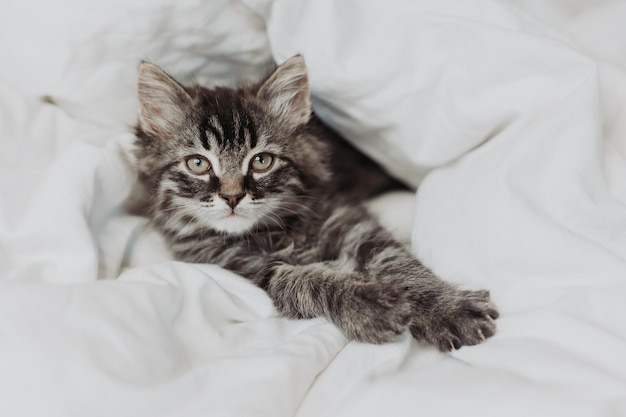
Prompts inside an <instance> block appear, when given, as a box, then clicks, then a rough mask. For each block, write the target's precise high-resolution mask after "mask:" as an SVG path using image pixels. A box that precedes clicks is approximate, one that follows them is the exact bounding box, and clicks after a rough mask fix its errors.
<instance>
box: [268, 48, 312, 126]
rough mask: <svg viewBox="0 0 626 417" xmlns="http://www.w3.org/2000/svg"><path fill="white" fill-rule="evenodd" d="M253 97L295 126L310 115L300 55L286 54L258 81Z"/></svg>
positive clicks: (304, 70)
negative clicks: (259, 82)
mask: <svg viewBox="0 0 626 417" xmlns="http://www.w3.org/2000/svg"><path fill="white" fill-rule="evenodd" d="M257 97H258V98H259V99H261V100H264V101H266V102H267V104H268V106H269V110H270V111H271V112H272V113H273V114H274V115H276V116H278V117H280V118H282V119H283V120H285V121H286V122H287V123H288V124H289V125H291V127H293V128H296V127H298V126H299V125H301V124H304V123H306V122H308V121H309V119H310V118H311V97H310V91H309V77H308V75H307V70H306V65H305V63H304V58H303V57H302V56H300V55H296V56H294V57H292V58H289V59H288V60H287V61H285V62H284V63H283V64H282V65H280V66H279V67H278V68H277V69H276V71H274V73H273V74H272V75H271V76H270V77H269V78H268V79H267V80H266V81H265V82H264V83H263V84H262V85H261V88H259V91H258V92H257Z"/></svg>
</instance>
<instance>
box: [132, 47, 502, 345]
mask: <svg viewBox="0 0 626 417" xmlns="http://www.w3.org/2000/svg"><path fill="white" fill-rule="evenodd" d="M138 91H139V93H138V94H139V103H140V115H139V126H138V128H137V139H136V156H137V158H138V168H139V177H140V179H141V181H142V182H143V183H144V184H145V186H146V187H147V190H148V192H149V193H148V194H149V196H150V201H149V206H150V213H151V218H152V220H153V222H154V224H155V225H156V226H157V227H158V229H160V231H161V232H162V233H163V235H164V236H165V238H166V239H167V241H168V243H169V245H170V247H171V249H172V250H173V252H174V254H175V256H176V257H177V258H178V259H180V260H183V261H188V262H206V263H215V264H218V265H221V266H222V267H224V268H227V269H229V270H232V271H235V272H237V273H239V274H241V275H243V276H244V277H247V278H249V279H250V280H252V281H253V282H254V283H256V284H257V285H259V286H260V287H261V288H263V289H264V290H265V291H266V292H267V294H268V295H269V296H270V297H271V299H272V300H273V302H274V304H275V305H276V308H277V309H278V310H279V311H280V312H281V313H282V314H284V315H285V316H287V317H291V318H311V317H318V316H322V317H325V318H327V319H328V320H330V321H331V322H333V323H334V324H335V325H336V326H337V327H339V329H341V330H342V331H343V333H344V334H345V335H346V336H347V337H348V338H350V339H354V340H359V341H364V342H371V343H384V342H389V341H393V340H394V339H395V338H396V337H397V336H398V335H400V334H401V333H403V332H404V331H405V330H410V332H411V334H412V335H413V337H415V339H417V340H419V341H422V342H426V343H429V344H433V345H435V346H436V347H437V348H439V349H440V350H442V351H449V350H451V349H455V348H456V349H458V348H460V347H461V346H463V345H473V344H477V343H480V342H481V341H483V340H485V338H487V337H490V336H492V335H493V334H494V332H495V327H496V326H495V321H494V319H496V318H497V317H498V312H497V310H496V307H495V306H494V304H492V302H491V301H490V299H489V293H488V292H487V291H468V290H462V289H460V288H458V287H456V286H455V285H453V284H450V283H448V282H445V281H443V280H441V279H439V278H438V277H437V276H435V275H434V274H433V273H432V272H431V271H430V270H429V269H428V268H426V267H425V266H424V265H422V264H421V263H420V262H419V261H418V260H417V259H416V258H415V257H414V256H413V255H412V254H411V253H410V252H409V251H407V250H406V249H405V248H404V247H403V246H402V245H401V244H400V243H398V242H396V241H395V240H394V239H393V238H392V237H391V235H390V233H388V232H387V231H386V230H384V229H383V228H382V227H381V226H380V225H379V224H378V222H377V221H376V220H375V219H374V218H373V217H372V216H371V215H370V214H368V212H367V211H366V210H365V208H364V207H363V205H362V202H363V200H365V199H367V198H369V197H371V196H373V195H374V194H376V193H379V192H381V191H384V190H387V189H390V188H393V187H395V186H396V185H397V183H394V182H393V180H391V179H390V178H389V177H388V176H387V175H386V174H383V173H382V172H381V171H380V170H379V169H378V168H377V167H376V166H375V165H374V164H373V163H372V162H371V161H369V160H368V159H366V158H365V157H364V156H362V155H359V154H357V153H356V152H355V151H354V150H352V149H350V148H349V147H348V145H346V144H345V143H344V142H342V141H339V140H338V139H337V138H336V137H335V136H334V135H333V134H332V132H330V131H329V130H328V129H327V128H324V127H323V126H322V125H321V123H319V122H318V121H317V120H316V119H315V117H314V116H313V115H312V109H311V102H310V97H309V85H308V77H307V71H306V66H305V63H304V60H303V58H302V57H300V56H296V57H293V58H291V59H289V60H288V61H286V62H285V63H284V64H282V65H281V66H279V67H278V68H277V69H276V70H275V72H274V73H272V74H271V75H270V76H269V77H268V78H266V79H265V80H263V81H261V82H260V83H258V84H255V85H252V86H247V87H241V88H239V89H229V88H214V89H207V88H204V87H201V86H191V87H184V86H182V85H180V84H178V83H177V82H176V81H175V80H174V79H172V78H171V77H170V76H168V75H167V74H166V73H165V72H163V71H162V70H161V69H159V68H158V67H156V66H155V65H152V64H149V63H142V64H141V65H140V67H139V85H138Z"/></svg>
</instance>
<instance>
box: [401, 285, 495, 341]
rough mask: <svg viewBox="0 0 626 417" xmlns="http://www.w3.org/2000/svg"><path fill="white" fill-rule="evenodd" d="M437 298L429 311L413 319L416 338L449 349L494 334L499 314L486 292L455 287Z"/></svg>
mask: <svg viewBox="0 0 626 417" xmlns="http://www.w3.org/2000/svg"><path fill="white" fill-rule="evenodd" d="M441 298H442V299H441V300H440V301H439V302H438V303H436V304H435V306H434V308H433V310H432V312H431V314H429V315H428V316H427V317H424V316H418V317H415V318H414V319H413V323H412V324H411V333H412V334H413V337H415V338H416V339H417V340H420V341H424V342H427V343H430V344H432V345H435V346H436V347H437V348H439V350H441V351H442V352H449V351H451V350H452V349H459V348H460V347H461V346H466V345H476V344H478V343H481V342H483V341H485V339H487V338H488V337H491V336H493V335H494V334H495V332H496V322H495V319H497V318H498V316H499V314H498V310H497V308H496V306H495V304H493V302H492V301H491V299H490V298H489V291H486V290H481V291H467V290H456V291H455V292H454V294H452V295H451V294H446V296H445V297H441Z"/></svg>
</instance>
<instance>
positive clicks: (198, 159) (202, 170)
mask: <svg viewBox="0 0 626 417" xmlns="http://www.w3.org/2000/svg"><path fill="white" fill-rule="evenodd" d="M185 164H186V165H187V169H189V171H191V172H192V173H193V174H196V175H202V174H206V173H207V172H209V170H210V169H211V163H210V162H209V161H208V160H207V159H206V158H204V157H202V156H198V155H194V156H190V157H189V158H187V160H186V161H185Z"/></svg>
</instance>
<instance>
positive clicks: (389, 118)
mask: <svg viewBox="0 0 626 417" xmlns="http://www.w3.org/2000/svg"><path fill="white" fill-rule="evenodd" d="M624 17H626V8H625V7H624V5H623V3H622V2H619V1H611V0H604V1H602V2H596V1H591V0H583V1H579V2H575V3H571V2H567V1H564V0H563V1H561V0H542V1H530V0H524V1H521V0H520V1H510V2H507V1H495V0H491V1H488V0H477V1H473V2H467V1H463V0H437V1H435V0H404V1H401V0H393V1H391V2H383V3H381V2H375V1H359V2H355V1H349V0H344V1H341V2H331V1H327V0H315V1H308V0H303V1H300V2H289V1H286V0H245V2H228V1H221V0H220V1H213V2H210V3H206V2H200V1H197V0H183V1H180V2H176V4H175V5H173V4H170V3H168V2H165V1H161V0H157V1H150V2H148V1H144V0H132V1H130V2H128V1H124V2H122V1H117V0H116V1H114V2H110V1H107V2H104V1H101V0H89V1H87V2H80V4H79V3H77V2H73V1H71V0H61V1H58V2H54V3H50V2H43V1H39V0H26V1H23V2H12V3H10V4H9V5H6V7H5V8H4V9H3V13H2V14H1V15H0V46H1V47H2V50H3V56H4V57H5V63H4V64H3V65H2V66H0V161H2V163H1V164H0V195H2V198H1V199H0V392H2V393H3V395H2V401H0V415H7V416H13V415H19V416H42V415H46V416H84V415H102V416H134V417H136V416H200V415H215V416H238V417H239V416H272V417H277V416H299V417H303V416H304V417H307V416H320V415H329V416H356V415H358V416H380V415H395V416H405V415H406V416H413V415H418V414H422V415H428V416H437V415H441V416H448V415H453V414H463V415H468V416H474V415H476V416H478V415H480V416H490V415H493V416H496V415H497V416H501V415H507V416H528V415H550V416H561V415H567V416H590V415H593V416H613V415H621V414H624V413H626V401H625V400H624V398H626V364H625V363H624V361H623V358H622V356H623V354H622V352H624V350H625V349H626V342H625V340H626V325H625V324H624V320H623V319H622V318H623V316H624V307H623V305H624V303H623V300H624V299H625V298H626V278H625V277H624V271H626V268H625V260H626V233H624V230H626V207H624V205H625V204H626V185H625V184H626V182H625V181H624V178H626V172H625V171H626V169H625V166H626V164H625V163H624V162H625V161H624V155H626V139H625V137H626V136H625V133H626V130H624V129H625V127H626V124H625V123H624V120H626V117H625V116H626V115H625V114H624V108H625V106H624V104H623V103H624V97H625V94H626V78H625V76H624V71H625V70H626V66H625V65H626V61H625V60H626V57H624V56H623V50H624V49H623V48H622V46H623V45H624V41H623V39H626V38H625V37H624V36H622V34H623V29H622V25H621V22H622V21H623V19H624ZM295 53H302V54H303V55H304V56H305V59H306V62H307V65H308V66H309V69H310V79H311V86H312V90H313V93H314V103H315V107H316V111H317V112H318V114H319V115H320V116H321V117H322V118H324V120H325V121H327V122H328V123H329V124H331V125H332V126H334V127H335V128H336V129H337V130H339V131H340V132H342V133H343V134H344V135H345V136H346V137H347V138H348V139H349V140H351V141H352V142H353V143H355V145H357V146H359V147H361V148H362V149H363V150H364V151H365V152H367V153H369V154H370V155H371V156H373V157H374V158H376V159H377V160H379V161H380V162H381V163H383V164H384V165H385V166H386V168H387V169H389V170H390V172H392V173H394V174H395V175H396V176H398V177H399V178H401V179H403V180H404V181H406V182H407V183H409V184H412V185H418V184H419V192H418V194H417V201H416V207H415V214H414V216H413V218H412V219H408V220H404V221H403V222H404V230H400V231H401V232H404V233H405V234H406V233H408V232H411V233H412V235H413V246H414V249H415V251H416V252H417V253H418V254H419V255H420V257H421V258H422V259H423V260H424V262H425V263H427V264H428V265H429V266H430V267H432V268H433V269H434V270H435V271H437V272H438V273H439V274H440V275H442V276H444V277H445V278H447V279H449V280H452V281H456V282H459V283H460V284H462V285H464V286H467V287H471V288H478V287H480V288H488V289H490V290H491V292H492V296H493V298H494V300H495V301H496V302H497V303H498V305H499V307H500V309H501V313H502V316H501V318H500V319H499V329H498V334H497V335H496V336H495V337H494V338H492V339H490V340H489V341H488V342H487V343H484V344H482V345H479V346H475V347H467V348H462V349H461V350H459V351H457V352H454V353H453V354H451V355H442V354H440V353H438V352H436V351H434V350H433V349H431V348H428V347H425V346H421V345H418V344H417V343H415V342H413V341H412V340H411V339H410V337H408V335H405V336H404V337H403V338H402V339H401V340H399V341H398V342H397V343H393V344H388V345H384V346H373V345H365V344H358V343H348V342H347V341H346V340H345V339H344V338H343V336H342V335H341V334H340V333H339V332H338V331H337V329H335V328H334V327H333V326H332V325H330V324H329V323H327V322H325V321H324V320H323V319H316V320H306V321H291V320H286V319H282V318H279V317H278V316H277V315H276V312H275V311H274V309H273V308H272V305H271V302H270V301H269V299H268V298H267V296H266V295H265V294H264V293H263V291H261V290H260V289H258V288H256V287H254V286H253V285H251V284H250V283H249V282H247V281H245V280H244V279H243V278H241V277H238V276H236V275H234V274H232V273H229V272H227V271H224V270H222V269H220V268H218V267H215V266H212V265H191V264H183V263H176V262H172V261H171V257H170V255H169V253H168V251H167V248H166V247H165V246H164V245H163V242H162V241H161V240H160V239H159V237H158V235H156V234H155V233H154V232H153V231H151V230H150V228H149V226H148V225H147V223H146V220H145V219H143V218H140V217H137V216H133V215H130V214H128V213H127V212H126V211H125V210H124V201H125V199H126V197H127V196H128V195H129V194H131V193H132V192H133V189H132V178H133V165H132V164H133V163H132V158H129V157H128V149H129V144H130V142H131V141H132V133H131V132H130V130H131V126H132V125H133V124H134V122H135V117H136V109H135V106H136V102H135V91H134V82H135V76H136V74H135V68H136V66H137V64H138V62H139V60H141V59H147V60H150V61H153V62H155V63H157V64H159V65H162V66H164V67H165V68H166V69H167V70H169V71H170V72H172V73H173V74H174V75H175V76H178V77H179V78H182V79H183V80H192V79H193V78H196V79H198V80H199V81H201V82H203V83H205V84H210V85H215V84H223V83H226V84H231V83H234V82H235V81H236V80H237V79H238V78H254V77H255V76H259V75H261V74H263V73H264V72H265V70H266V69H267V64H268V62H269V61H270V59H271V57H272V56H273V57H274V59H275V60H276V61H278V62H280V61H282V60H284V59H286V58H287V57H289V56H291V55H293V54H295ZM43 96H47V97H48V99H47V100H54V101H55V102H56V103H57V104H58V105H57V106H52V105H50V104H47V103H44V102H43V101H41V97H43ZM405 202H406V200H405V199H403V197H401V196H395V197H394V198H391V199H388V200H386V202H385V200H382V201H380V200H379V201H378V202H377V204H376V207H377V209H376V210H377V211H378V212H382V213H383V216H384V217H386V218H387V220H391V221H392V223H395V224H396V226H395V227H398V225H397V224H398V223H399V220H400V219H403V218H406V217H407V214H409V217H411V216H410V213H411V210H412V209H411V208H410V204H409V205H405ZM400 223H402V221H400ZM400 227H402V226H400Z"/></svg>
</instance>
